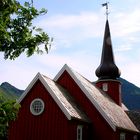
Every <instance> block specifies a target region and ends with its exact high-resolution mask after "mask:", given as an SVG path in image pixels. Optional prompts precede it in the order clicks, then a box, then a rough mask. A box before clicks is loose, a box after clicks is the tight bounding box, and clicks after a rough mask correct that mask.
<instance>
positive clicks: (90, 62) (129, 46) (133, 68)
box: [0, 0, 140, 89]
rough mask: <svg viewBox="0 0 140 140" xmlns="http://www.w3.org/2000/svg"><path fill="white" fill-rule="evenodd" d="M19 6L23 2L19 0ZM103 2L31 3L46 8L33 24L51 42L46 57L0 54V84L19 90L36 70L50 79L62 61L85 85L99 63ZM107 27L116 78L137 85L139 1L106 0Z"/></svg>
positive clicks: (38, 0) (93, 77) (57, 0)
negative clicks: (119, 77)
mask: <svg viewBox="0 0 140 140" xmlns="http://www.w3.org/2000/svg"><path fill="white" fill-rule="evenodd" d="M21 2H23V0H21ZM104 2H106V1H104V0H88V1H87V0H46V1H45V0H34V5H35V6H36V7H38V8H43V7H44V8H46V9H48V13H47V14H46V15H45V16H41V17H39V18H38V19H36V20H35V21H34V24H35V25H37V26H39V27H42V28H43V29H44V30H45V31H46V32H47V33H48V34H49V35H50V37H53V38H54V41H53V43H52V47H51V49H50V51H49V53H48V54H46V53H44V54H43V55H36V54H35V55H33V56H31V57H28V58H27V57H26V55H25V54H22V55H21V56H20V57H18V58H17V59H16V60H14V61H12V60H5V59H4V58H3V53H0V61H1V62H0V73H1V76H0V83H2V82H5V81H7V82H9V83H11V84H13V85H14V86H16V87H18V88H20V89H25V88H26V87H27V86H28V84H29V83H30V81H31V80H32V79H33V78H34V76H35V75H36V74H37V72H40V73H42V74H45V75H46V76H48V77H50V78H54V76H55V75H56V74H57V73H58V72H59V70H60V69H61V68H62V66H63V65H64V64H65V63H66V64H68V65H69V66H70V67H72V68H73V69H74V70H76V71H77V72H79V73H80V74H82V75H83V76H85V77H86V78H88V79H89V80H91V81H96V80H97V77H96V75H95V70H96V68H97V67H98V65H99V64H100V59H101V50H102V43H103V35H104V26H105V21H106V17H105V7H102V6H101V4H102V3H104ZM109 2H110V3H109V12H110V14H109V24H110V30H111V39H112V44H113V50H114V55H115V61H116V64H117V66H118V67H119V68H120V70H121V77H123V78H125V79H126V80H129V81H130V82H132V83H134V84H136V85H137V86H140V78H139V77H140V73H139V71H140V55H139V54H140V8H139V7H140V1H139V0H110V1H109Z"/></svg>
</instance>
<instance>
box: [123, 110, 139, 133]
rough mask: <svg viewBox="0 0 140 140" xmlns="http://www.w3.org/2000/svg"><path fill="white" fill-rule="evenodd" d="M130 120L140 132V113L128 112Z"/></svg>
mask: <svg viewBox="0 0 140 140" xmlns="http://www.w3.org/2000/svg"><path fill="white" fill-rule="evenodd" d="M126 113H127V114H128V116H129V117H130V119H131V120H132V121H133V123H134V124H135V126H136V127H137V129H138V130H139V131H140V111H134V110H129V111H126Z"/></svg>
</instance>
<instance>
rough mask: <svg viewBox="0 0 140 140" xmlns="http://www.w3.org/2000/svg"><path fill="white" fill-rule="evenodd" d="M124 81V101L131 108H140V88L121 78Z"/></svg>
mask: <svg viewBox="0 0 140 140" xmlns="http://www.w3.org/2000/svg"><path fill="white" fill-rule="evenodd" d="M120 81H121V83H122V101H123V103H124V104H125V105H126V106H127V107H128V108H129V109H130V110H140V88H139V87H137V86H136V85H134V84H132V83H130V82H128V81H127V80H125V79H123V78H120Z"/></svg>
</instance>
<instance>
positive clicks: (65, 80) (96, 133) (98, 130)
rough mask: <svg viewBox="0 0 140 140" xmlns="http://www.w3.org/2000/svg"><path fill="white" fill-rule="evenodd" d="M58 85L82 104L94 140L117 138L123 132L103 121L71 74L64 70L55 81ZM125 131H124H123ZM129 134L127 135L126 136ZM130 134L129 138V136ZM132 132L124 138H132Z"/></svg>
mask: <svg viewBox="0 0 140 140" xmlns="http://www.w3.org/2000/svg"><path fill="white" fill-rule="evenodd" d="M57 82H58V83H59V84H60V85H63V87H65V88H66V89H67V90H68V91H69V92H70V94H71V95H72V96H74V97H75V99H76V101H77V102H78V103H79V105H81V106H82V108H83V109H84V111H85V112H86V114H87V116H88V117H89V118H90V119H91V121H92V128H91V129H92V130H91V135H90V136H91V137H92V139H93V140H94V139H96V140H103V139H108V140H119V139H120V138H119V136H120V132H125V131H124V130H122V131H121V130H117V132H114V131H113V129H112V128H111V127H110V126H109V124H108V123H107V122H106V121H105V119H104V118H103V117H102V116H101V114H100V113H99V112H98V111H97V110H96V108H95V107H94V106H93V104H92V103H91V102H90V101H89V99H88V98H87V97H86V95H85V94H84V93H83V92H82V90H81V89H80V88H79V87H78V86H77V84H76V83H75V81H74V80H73V79H72V78H71V76H70V75H69V74H68V73H67V72H66V71H65V72H64V73H63V74H62V75H61V77H60V78H59V79H58V81H57ZM125 133H126V132H125ZM128 135H129V136H128ZM130 135H131V138H130ZM133 135H134V134H129V133H128V134H127V135H126V136H127V139H126V140H133V138H132V136H133Z"/></svg>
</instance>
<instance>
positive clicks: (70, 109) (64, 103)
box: [18, 73, 89, 122]
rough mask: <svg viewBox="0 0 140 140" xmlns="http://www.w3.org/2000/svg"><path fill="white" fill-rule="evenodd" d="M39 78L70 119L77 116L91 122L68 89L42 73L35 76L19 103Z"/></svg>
mask: <svg viewBox="0 0 140 140" xmlns="http://www.w3.org/2000/svg"><path fill="white" fill-rule="evenodd" d="M37 80H40V81H41V83H42V84H43V85H44V87H45V88H46V90H47V91H48V92H49V93H50V95H51V97H52V98H53V99H54V101H55V102H56V103H57V105H58V106H59V107H60V109H61V110H62V112H63V113H64V114H65V115H66V117H67V118H68V119H69V120H71V119H73V118H75V119H79V120H82V121H86V122H89V119H88V118H87V116H86V115H85V114H84V112H83V111H82V110H81V109H80V107H78V105H77V104H76V103H75V101H74V99H73V98H72V97H71V96H70V94H69V93H68V91H67V90H66V89H64V88H62V87H61V86H60V85H58V84H57V83H55V82H54V81H53V80H51V79H50V78H48V77H46V76H44V75H42V74H40V73H38V74H37V75H36V76H35V77H34V79H33V80H32V81H31V83H30V84H29V86H28V87H27V88H26V90H25V92H24V93H23V94H22V96H21V97H20V98H19V100H18V102H19V103H20V102H21V101H22V100H23V99H24V98H25V97H26V95H27V94H28V93H29V91H30V89H31V88H32V87H33V85H34V84H35V83H36V81H37Z"/></svg>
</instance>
